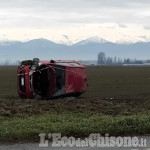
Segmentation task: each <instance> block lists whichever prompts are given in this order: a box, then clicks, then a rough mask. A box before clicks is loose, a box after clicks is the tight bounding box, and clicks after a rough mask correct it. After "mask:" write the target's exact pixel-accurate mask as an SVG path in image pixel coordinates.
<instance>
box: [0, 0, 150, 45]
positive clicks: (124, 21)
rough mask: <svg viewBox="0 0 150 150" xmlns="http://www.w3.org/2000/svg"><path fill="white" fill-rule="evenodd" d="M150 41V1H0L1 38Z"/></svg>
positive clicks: (68, 40)
mask: <svg viewBox="0 0 150 150" xmlns="http://www.w3.org/2000/svg"><path fill="white" fill-rule="evenodd" d="M91 36H98V37H101V38H104V39H106V40H109V41H113V42H116V41H117V42H119V41H120V42H128V41H132V42H136V41H150V0H0V40H23V41H24V40H30V39H33V38H47V39H49V40H53V41H56V42H73V43H75V42H77V41H79V40H82V39H85V38H88V37H91Z"/></svg>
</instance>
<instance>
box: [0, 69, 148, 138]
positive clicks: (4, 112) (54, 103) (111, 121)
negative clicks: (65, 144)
mask: <svg viewBox="0 0 150 150" xmlns="http://www.w3.org/2000/svg"><path fill="white" fill-rule="evenodd" d="M16 71H17V67H0V90H1V91H0V122H1V124H0V141H8V140H9V141H14V140H19V141H20V140H33V139H34V140H35V139H36V140H38V139H39V138H38V134H39V133H41V132H45V133H49V132H51V133H52V132H53V133H54V132H60V133H62V134H63V135H71V136H77V137H82V136H88V135H89V134H90V133H93V132H96V133H101V134H105V133H109V134H112V135H131V134H132V135H139V134H142V135H143V134H149V133H150V68H149V67H87V72H88V84H89V86H88V90H87V91H86V92H85V93H84V94H83V95H81V96H80V97H79V98H73V97H67V98H63V99H61V98H59V99H55V100H49V101H47V100H41V101H37V100H34V99H32V100H29V99H26V100H21V99H19V98H18V95H17V83H16V80H17V76H16Z"/></svg>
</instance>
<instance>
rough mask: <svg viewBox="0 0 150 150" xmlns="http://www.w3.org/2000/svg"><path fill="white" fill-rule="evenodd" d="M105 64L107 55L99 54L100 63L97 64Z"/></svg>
mask: <svg viewBox="0 0 150 150" xmlns="http://www.w3.org/2000/svg"><path fill="white" fill-rule="evenodd" d="M105 62H106V56H105V53H104V52H100V53H99V54H98V61H97V64H98V65H103V64H105Z"/></svg>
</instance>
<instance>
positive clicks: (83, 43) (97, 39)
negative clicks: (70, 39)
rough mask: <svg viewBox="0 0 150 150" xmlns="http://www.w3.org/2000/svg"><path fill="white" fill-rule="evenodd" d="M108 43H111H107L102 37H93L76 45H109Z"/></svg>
mask: <svg viewBox="0 0 150 150" xmlns="http://www.w3.org/2000/svg"><path fill="white" fill-rule="evenodd" d="M107 42H109V41H107V40H105V39H103V38H101V37H98V36H93V37H89V38H87V39H84V40H82V41H80V42H78V43H76V44H75V45H85V44H87V43H107Z"/></svg>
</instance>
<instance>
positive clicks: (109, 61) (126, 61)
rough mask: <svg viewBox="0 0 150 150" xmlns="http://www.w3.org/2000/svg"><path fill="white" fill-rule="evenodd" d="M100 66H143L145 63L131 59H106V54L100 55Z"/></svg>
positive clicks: (98, 61) (98, 62) (100, 53)
mask: <svg viewBox="0 0 150 150" xmlns="http://www.w3.org/2000/svg"><path fill="white" fill-rule="evenodd" d="M97 64H98V65H122V64H143V61H141V60H137V59H136V58H135V59H131V58H124V59H122V58H118V57H116V56H115V57H106V54H105V53H104V52H99V54H98V60H97Z"/></svg>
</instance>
